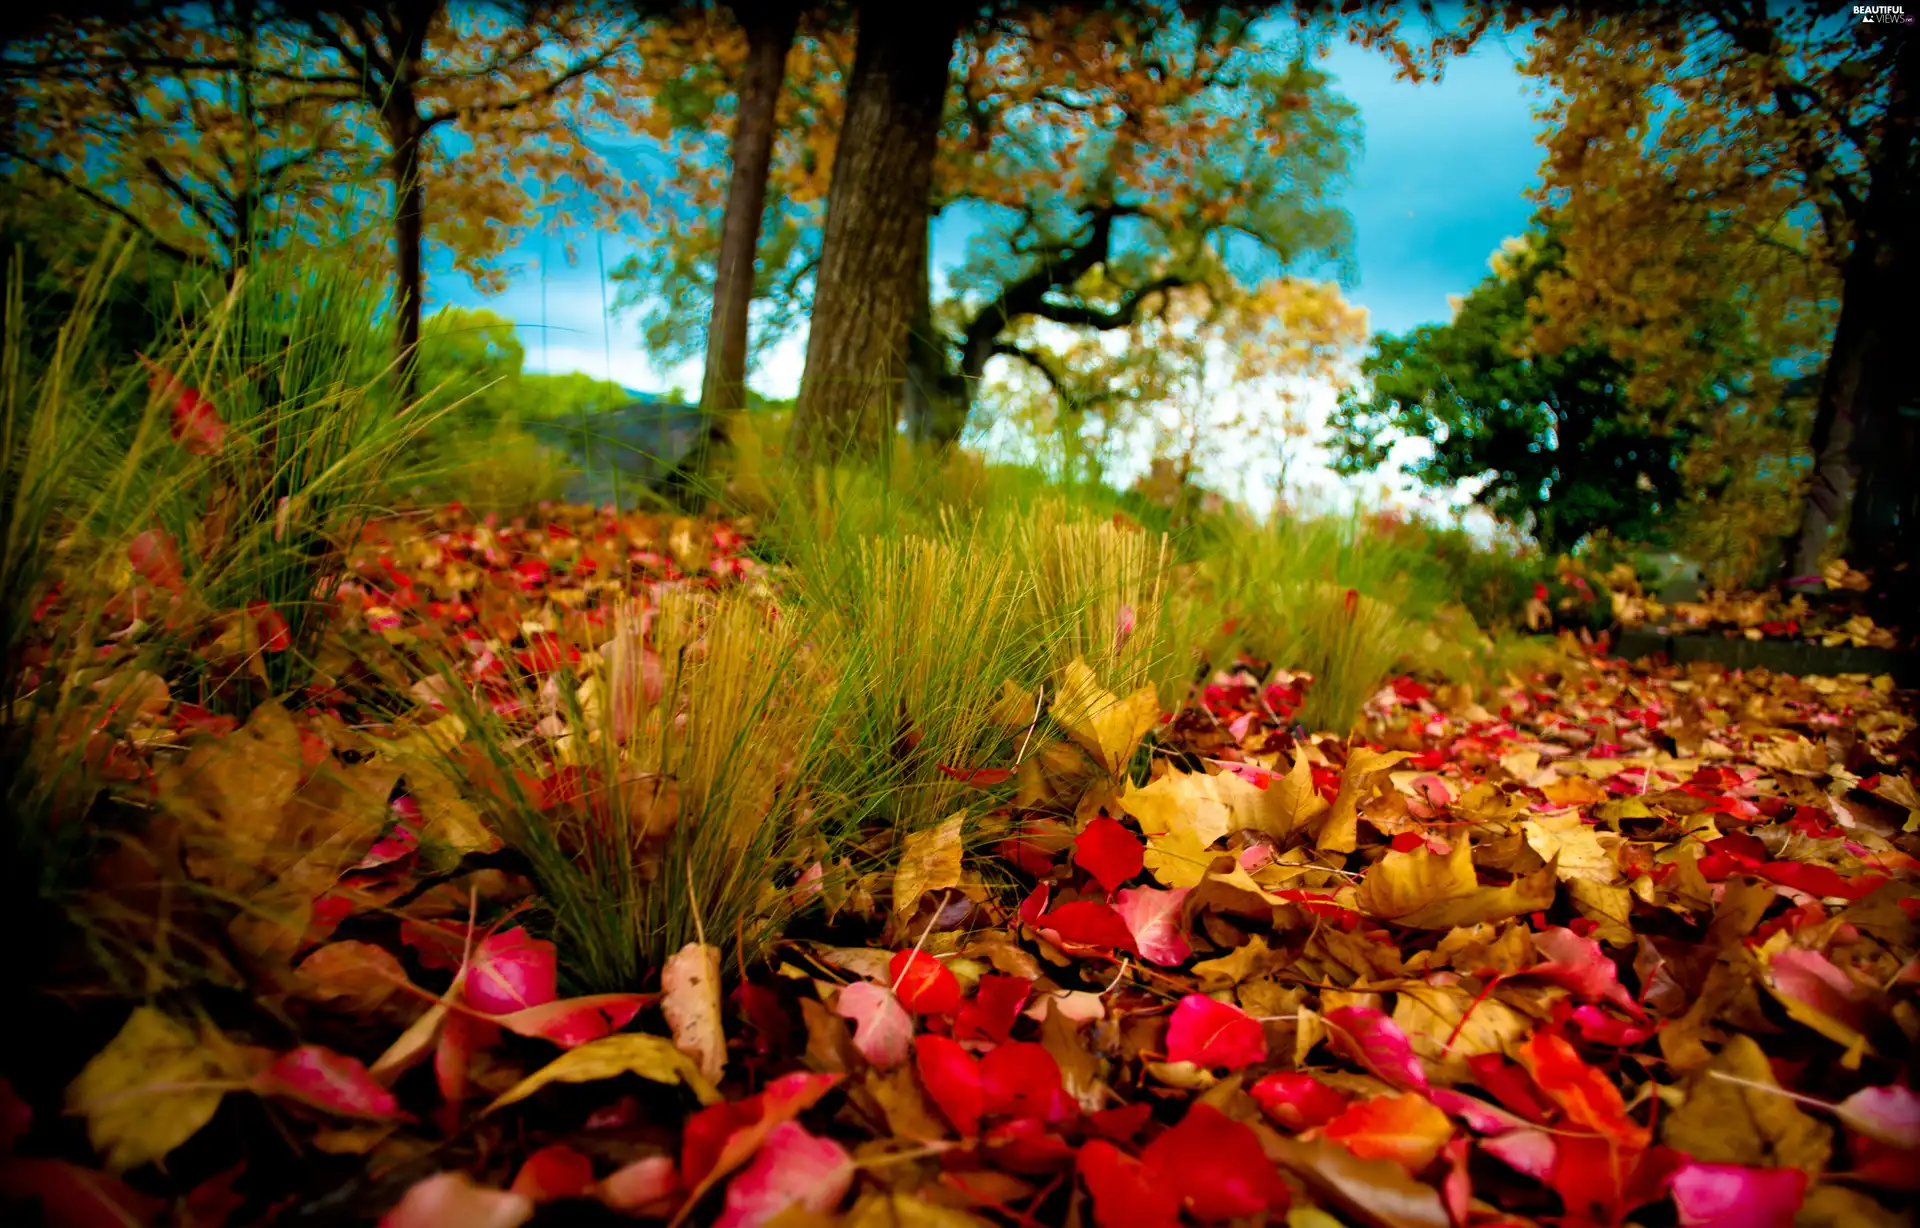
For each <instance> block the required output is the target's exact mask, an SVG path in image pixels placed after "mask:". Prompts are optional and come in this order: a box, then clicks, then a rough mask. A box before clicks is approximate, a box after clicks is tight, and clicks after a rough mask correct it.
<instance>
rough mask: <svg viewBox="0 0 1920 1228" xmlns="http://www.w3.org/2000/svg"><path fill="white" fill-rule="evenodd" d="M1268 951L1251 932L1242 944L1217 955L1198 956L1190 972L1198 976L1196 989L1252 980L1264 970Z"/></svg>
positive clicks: (1206, 990)
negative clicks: (1204, 958)
mask: <svg viewBox="0 0 1920 1228" xmlns="http://www.w3.org/2000/svg"><path fill="white" fill-rule="evenodd" d="M1270 954H1272V952H1271V951H1269V950H1268V949H1267V942H1266V939H1264V938H1262V937H1260V935H1258V934H1254V935H1252V936H1251V937H1249V938H1248V939H1247V942H1246V945H1244V946H1238V947H1235V948H1234V949H1233V950H1231V951H1228V952H1227V953H1226V954H1225V955H1222V956H1220V957H1219V958H1218V959H1206V960H1201V961H1200V962H1199V963H1197V964H1195V965H1194V966H1193V974H1194V975H1195V976H1197V977H1199V978H1200V992H1201V993H1213V992H1214V991H1215V990H1220V989H1231V988H1233V987H1234V986H1235V985H1238V984H1239V983H1240V982H1242V981H1247V980H1252V979H1253V978H1254V977H1256V976H1259V975H1261V974H1262V973H1264V972H1265V971H1266V970H1267V956H1269V955H1270Z"/></svg>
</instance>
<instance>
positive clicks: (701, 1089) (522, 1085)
mask: <svg viewBox="0 0 1920 1228" xmlns="http://www.w3.org/2000/svg"><path fill="white" fill-rule="evenodd" d="M623 1074H635V1075H639V1076H640V1077H641V1078H643V1079H649V1080H651V1081H653V1082H655V1083H669V1084H671V1083H684V1084H686V1085H687V1087H688V1088H690V1089H691V1090H692V1091H693V1094H694V1095H695V1096H697V1097H698V1098H699V1100H700V1103H702V1104H714V1103H716V1102H718V1101H719V1099H720V1093H719V1092H718V1091H716V1090H715V1089H714V1087H713V1085H712V1084H711V1083H709V1082H707V1080H706V1077H705V1076H704V1075H702V1074H701V1073H700V1068H699V1067H698V1066H695V1065H694V1064H693V1061H692V1059H690V1058H688V1057H687V1055H686V1054H684V1053H682V1052H680V1050H679V1049H678V1048H676V1047H675V1046H674V1043H673V1042H672V1041H670V1040H668V1039H667V1038H666V1037H664V1036H648V1035H646V1034H644V1033H640V1032H622V1033H620V1034H619V1035H617V1036H608V1037H605V1038H604V1039H601V1040H595V1041H590V1042H588V1043H587V1044H584V1045H581V1046H580V1047H579V1048H577V1049H569V1050H567V1051H566V1052H565V1053H563V1054H561V1055H560V1056H559V1057H557V1058H555V1059H554V1060H553V1061H551V1062H548V1063H547V1064H546V1065H545V1066H542V1067H541V1068H540V1069H539V1070H536V1071H534V1072H533V1073H532V1074H530V1075H528V1076H527V1077H526V1078H524V1079H522V1080H521V1081H520V1082H518V1083H516V1084H515V1085H514V1086H513V1088H512V1089H511V1090H509V1091H508V1092H507V1093H506V1094H505V1095H503V1096H501V1097H500V1098H499V1099H498V1100H495V1101H494V1102H493V1103H492V1104H490V1105H488V1106H487V1109H486V1111H487V1112H489V1113H491V1112H493V1111H494V1110H496V1109H502V1108H505V1107H506V1106H507V1105H510V1104H514V1103H516V1102H518V1101H521V1100H525V1099H526V1098H527V1097H528V1096H531V1095H533V1093H535V1092H537V1091H539V1090H540V1089H541V1088H543V1087H545V1086H547V1085H548V1084H550V1083H594V1082H598V1081H599V1080H601V1079H611V1078H615V1077H617V1076H619V1075H623Z"/></svg>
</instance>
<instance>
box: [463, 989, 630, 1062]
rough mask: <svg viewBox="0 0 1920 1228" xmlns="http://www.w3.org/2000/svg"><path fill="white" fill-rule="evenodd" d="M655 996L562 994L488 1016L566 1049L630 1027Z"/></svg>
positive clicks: (521, 1033)
mask: <svg viewBox="0 0 1920 1228" xmlns="http://www.w3.org/2000/svg"><path fill="white" fill-rule="evenodd" d="M653 998H654V995H652V994H643V993H603V994H591V995H589V996H587V997H584V998H561V999H560V1000H559V1001H557V1002H548V1003H546V1004H545V1005H542V1006H530V1007H528V1008H527V1009H526V1010H523V1011H512V1012H510V1013H508V1014H505V1015H489V1016H488V1017H487V1020H488V1022H490V1023H495V1024H498V1025H499V1026H501V1027H503V1028H505V1029H506V1030H507V1031H509V1032H512V1033H513V1034H514V1035H516V1036H532V1037H537V1038H538V1039H540V1040H550V1041H552V1042H553V1043H554V1044H556V1045H559V1046H560V1047H561V1048H562V1049H573V1048H577V1047H578V1046H580V1045H584V1044H586V1043H587V1042H588V1041H590V1040H599V1039H600V1038H601V1037H602V1036H611V1035H613V1034H614V1033H615V1032H617V1031H619V1030H620V1029H621V1028H624V1027H626V1026H627V1024H629V1023H631V1022H632V1021H633V1017H634V1016H635V1015H637V1014H639V1013H640V1008H641V1007H643V1006H645V1005H646V1004H647V1003H649V1002H651V1001H653Z"/></svg>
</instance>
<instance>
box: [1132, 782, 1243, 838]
mask: <svg viewBox="0 0 1920 1228" xmlns="http://www.w3.org/2000/svg"><path fill="white" fill-rule="evenodd" d="M1217 779H1219V778H1218V777H1214V776H1207V775H1204V774H1200V773H1187V772H1169V773H1167V774H1166V775H1165V776H1162V777H1161V778H1160V779H1158V780H1156V781H1154V782H1153V783H1152V784H1150V785H1148V786H1147V787H1146V788H1144V789H1136V788H1134V787H1133V786H1132V785H1131V784H1129V785H1128V786H1127V788H1126V791H1125V792H1123V793H1122V794H1121V795H1120V808H1121V809H1122V810H1124V811H1126V812H1127V814H1128V815H1129V816H1130V817H1132V818H1133V820H1134V821H1135V822H1137V823H1139V824H1140V830H1141V831H1142V832H1144V833H1145V834H1146V837H1147V839H1148V840H1149V841H1151V840H1154V839H1156V838H1157V837H1161V836H1166V835H1171V836H1174V837H1176V838H1181V839H1184V840H1187V841H1190V842H1191V843H1192V844H1194V845H1195V846H1196V847H1198V848H1202V849H1204V848H1206V847H1207V846H1209V845H1211V844H1212V843H1213V842H1214V841H1216V840H1218V839H1220V838H1221V837H1223V836H1225V835H1226V834H1227V833H1228V832H1229V831H1231V830H1232V826H1233V816H1232V814H1231V813H1230V812H1229V811H1228V809H1227V804H1226V802H1225V801H1223V800H1221V798H1220V797H1219V796H1218V795H1217V794H1216V792H1215V790H1214V788H1213V786H1212V784H1211V782H1212V781H1214V780H1217Z"/></svg>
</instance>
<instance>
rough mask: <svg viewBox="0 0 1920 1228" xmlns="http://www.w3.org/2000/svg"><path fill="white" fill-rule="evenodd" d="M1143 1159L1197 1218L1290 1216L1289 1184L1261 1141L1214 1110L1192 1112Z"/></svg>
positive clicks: (1199, 1106) (1152, 1145)
mask: <svg viewBox="0 0 1920 1228" xmlns="http://www.w3.org/2000/svg"><path fill="white" fill-rule="evenodd" d="M1140 1158H1141V1160H1142V1161H1144V1162H1145V1163H1146V1166H1147V1168H1148V1169H1149V1170H1151V1171H1152V1172H1153V1173H1154V1174H1155V1176H1156V1178H1157V1180H1158V1181H1159V1182H1161V1183H1162V1184H1164V1185H1165V1186H1166V1187H1167V1188H1169V1189H1171V1190H1172V1191H1173V1192H1174V1193H1175V1194H1176V1195H1177V1196H1178V1197H1179V1198H1180V1202H1181V1205H1182V1206H1184V1207H1185V1208H1186V1209H1187V1212H1188V1214H1190V1215H1192V1216H1193V1217H1194V1218H1195V1219H1200V1220H1222V1219H1233V1218H1235V1217H1236V1216H1242V1215H1257V1214H1259V1213H1260V1212H1262V1211H1270V1212H1272V1213H1274V1214H1276V1215H1283V1214H1285V1212H1286V1209H1287V1203H1288V1202H1289V1197H1288V1194H1287V1186H1286V1183H1285V1182H1283V1181H1282V1180H1281V1179H1280V1173H1279V1171H1278V1170H1277V1169H1276V1168H1275V1167H1274V1165H1273V1161H1271V1160H1269V1159H1267V1157H1266V1153H1265V1152H1264V1151H1263V1150H1262V1149H1261V1147H1260V1140H1259V1139H1258V1138H1257V1137H1255V1135H1254V1133H1253V1131H1252V1130H1249V1129H1248V1128H1247V1127H1245V1126H1243V1125H1241V1124H1240V1123H1239V1122H1237V1121H1234V1120H1233V1119H1232V1118H1230V1117H1228V1116H1227V1115H1226V1114H1224V1113H1222V1112H1221V1111H1220V1110H1218V1109H1216V1108H1213V1107H1212V1106H1211V1105H1206V1104H1196V1105H1194V1106H1193V1107H1192V1108H1190V1109H1188V1110H1187V1115H1186V1117H1185V1118H1183V1119H1182V1120H1181V1122H1180V1124H1179V1125H1177V1126H1175V1127H1173V1129H1171V1130H1168V1131H1167V1132H1166V1133H1164V1134H1162V1135H1161V1136H1160V1137H1159V1138H1156V1139H1154V1140H1153V1142H1151V1143H1149V1144H1148V1145H1147V1148H1146V1150H1145V1151H1143V1152H1141V1154H1140Z"/></svg>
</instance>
